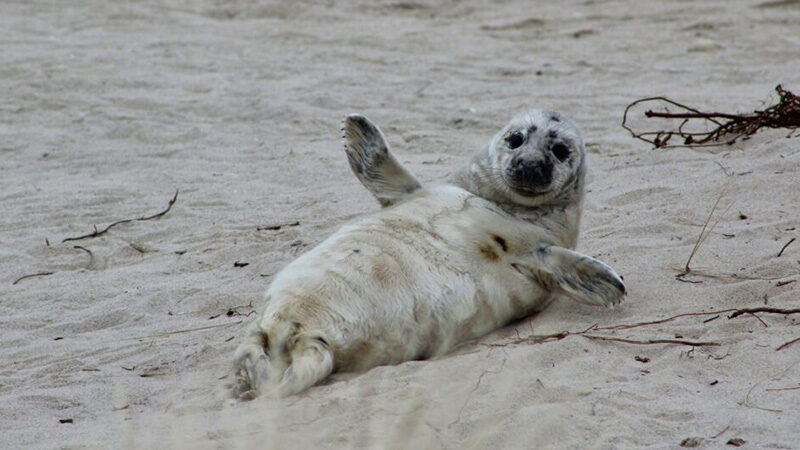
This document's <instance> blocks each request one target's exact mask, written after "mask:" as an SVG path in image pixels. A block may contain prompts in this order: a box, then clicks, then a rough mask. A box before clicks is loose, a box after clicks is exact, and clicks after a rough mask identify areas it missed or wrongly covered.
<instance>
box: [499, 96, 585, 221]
mask: <svg viewBox="0 0 800 450" xmlns="http://www.w3.org/2000/svg"><path fill="white" fill-rule="evenodd" d="M585 154H586V149H585V146H584V141H583V133H582V132H581V130H580V128H579V127H578V125H577V124H576V123H575V122H574V121H572V119H570V118H568V117H566V116H564V115H563V114H560V113H558V112H554V111H543V110H538V109H531V110H529V111H527V112H524V113H522V114H518V115H516V116H514V118H513V119H511V121H510V122H509V123H508V124H507V125H506V126H505V127H503V129H502V130H500V132H499V133H497V134H496V135H495V136H494V138H492V141H491V142H490V144H489V152H488V157H489V164H490V166H491V167H492V169H493V170H492V178H495V182H499V183H500V184H502V185H503V186H504V187H505V189H503V190H504V191H505V194H506V195H507V196H508V197H509V198H510V199H511V200H513V201H514V202H515V203H518V204H521V205H531V206H533V205H542V204H547V203H557V202H561V201H572V200H573V199H574V198H575V197H576V196H578V197H579V196H581V195H582V191H583V178H584V172H585V167H584V166H585V163H584V160H585Z"/></svg>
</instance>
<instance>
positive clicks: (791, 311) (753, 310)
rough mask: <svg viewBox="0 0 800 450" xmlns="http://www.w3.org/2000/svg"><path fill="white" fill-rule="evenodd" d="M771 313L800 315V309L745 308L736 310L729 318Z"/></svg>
mask: <svg viewBox="0 0 800 450" xmlns="http://www.w3.org/2000/svg"><path fill="white" fill-rule="evenodd" d="M760 312H763V313H770V314H800V308H793V309H781V308H770V307H768V306H761V307H758V308H744V309H737V310H734V312H733V314H731V315H730V316H728V319H733V318H736V317H739V316H741V315H742V314H752V313H760Z"/></svg>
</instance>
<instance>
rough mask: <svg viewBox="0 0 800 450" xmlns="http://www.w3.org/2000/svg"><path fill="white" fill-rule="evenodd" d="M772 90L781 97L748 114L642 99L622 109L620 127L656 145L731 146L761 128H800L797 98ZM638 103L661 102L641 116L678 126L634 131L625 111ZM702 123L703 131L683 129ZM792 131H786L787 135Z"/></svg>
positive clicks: (776, 88)
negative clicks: (670, 121) (673, 121)
mask: <svg viewBox="0 0 800 450" xmlns="http://www.w3.org/2000/svg"><path fill="white" fill-rule="evenodd" d="M775 91H777V93H778V97H779V98H780V100H779V101H778V103H776V104H774V105H772V106H770V107H768V108H766V109H764V110H762V111H759V110H756V111H753V112H752V113H750V114H729V113H721V112H702V111H699V110H697V109H695V108H692V107H689V106H686V105H684V104H681V103H678V102H676V101H674V100H670V99H668V98H666V97H648V98H642V99H639V100H636V101H634V102H633V103H631V104H629V105H628V106H627V107H626V108H625V112H624V113H623V115H622V128H624V129H626V130H628V132H630V133H631V136H633V137H634V138H636V139H639V140H640V141H644V142H647V143H649V144H652V145H653V147H655V148H675V147H713V146H718V145H731V144H733V143H735V142H736V141H738V140H739V139H743V140H744V139H748V138H749V137H750V136H752V135H753V134H755V133H756V132H758V131H759V130H760V129H762V128H786V129H789V130H792V133H793V132H794V130H796V129H798V128H800V97H797V96H796V95H794V94H793V93H792V92H790V91H787V90H786V89H783V88H782V87H781V86H780V85H778V86H776V87H775ZM640 103H651V104H652V103H656V104H660V106H662V108H663V109H662V110H659V111H655V110H653V109H647V110H645V112H644V116H645V117H647V118H660V119H669V120H676V121H680V122H679V124H678V126H677V127H673V128H672V129H670V130H657V131H645V132H636V131H634V130H633V128H631V126H630V125H629V124H628V113H629V112H630V110H631V108H633V107H634V106H636V105H638V104H640ZM669 108H676V109H677V110H678V112H671V111H670V110H669ZM701 124H704V125H706V127H705V130H706V131H689V130H687V129H686V128H688V127H692V126H693V125H701ZM709 127H710V130H709ZM695 130H701V128H699V127H697V128H695ZM792 133H789V136H791V135H792ZM673 137H676V138H678V139H679V142H678V143H676V144H670V140H671V139H672V138H673Z"/></svg>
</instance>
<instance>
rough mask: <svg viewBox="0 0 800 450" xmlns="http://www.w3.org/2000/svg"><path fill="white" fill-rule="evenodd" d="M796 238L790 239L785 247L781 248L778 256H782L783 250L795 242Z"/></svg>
mask: <svg viewBox="0 0 800 450" xmlns="http://www.w3.org/2000/svg"><path fill="white" fill-rule="evenodd" d="M794 240H795V238H791V239H789V242H787V243H786V245H784V246H783V248H781V251H779V252H778V256H777V257H778V258H780V257H781V255H782V254H783V251H784V250H786V247H788V246H789V245H790V244H791V243H792V242H794Z"/></svg>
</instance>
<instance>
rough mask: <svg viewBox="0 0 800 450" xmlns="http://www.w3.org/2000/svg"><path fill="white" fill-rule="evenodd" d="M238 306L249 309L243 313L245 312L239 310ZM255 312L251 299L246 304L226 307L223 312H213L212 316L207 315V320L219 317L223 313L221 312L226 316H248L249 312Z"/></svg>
mask: <svg viewBox="0 0 800 450" xmlns="http://www.w3.org/2000/svg"><path fill="white" fill-rule="evenodd" d="M239 308H250V311H248V312H247V313H246V314H245V313H242V312H239ZM255 313H256V310H255V308H253V302H252V301H251V302H250V303H248V304H246V305H239V306H231V307H230V308H228V309H227V310H226V311H225V312H223V313H219V314H214V315H213V316H209V317H208V320H213V319H216V318H217V317H219V316H221V315H223V314H224V315H226V316H228V317H233V316H244V317H250V315H251V314H255Z"/></svg>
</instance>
